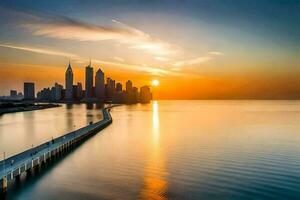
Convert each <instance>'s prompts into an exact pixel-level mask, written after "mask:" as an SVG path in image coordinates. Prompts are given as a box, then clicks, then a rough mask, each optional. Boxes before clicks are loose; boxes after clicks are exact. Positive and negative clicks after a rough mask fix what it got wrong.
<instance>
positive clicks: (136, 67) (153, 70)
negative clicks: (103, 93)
mask: <svg viewBox="0 0 300 200" xmlns="http://www.w3.org/2000/svg"><path fill="white" fill-rule="evenodd" d="M0 47H4V48H12V49H17V50H22V51H29V52H33V53H38V54H45V55H53V56H62V57H66V58H72V60H73V61H76V62H77V63H89V58H84V57H81V56H79V55H76V54H71V53H66V52H61V51H57V50H48V49H41V48H34V47H25V46H18V45H6V44H0ZM113 58H114V59H115V60H118V61H124V60H123V59H122V58H120V57H113ZM92 62H93V63H98V64H104V65H113V66H116V67H118V68H124V69H126V70H133V71H139V72H147V73H150V74H153V75H159V76H165V75H176V76H180V74H178V73H173V72H172V71H170V70H167V69H163V68H162V67H153V66H148V65H137V64H126V63H120V62H118V63H116V62H109V61H105V60H99V59H92Z"/></svg>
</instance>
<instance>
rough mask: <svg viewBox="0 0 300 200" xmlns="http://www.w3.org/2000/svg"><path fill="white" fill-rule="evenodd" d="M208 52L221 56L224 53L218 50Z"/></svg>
mask: <svg viewBox="0 0 300 200" xmlns="http://www.w3.org/2000/svg"><path fill="white" fill-rule="evenodd" d="M209 54H211V55H215V56H222V55H224V53H222V52H219V51H210V52H209Z"/></svg>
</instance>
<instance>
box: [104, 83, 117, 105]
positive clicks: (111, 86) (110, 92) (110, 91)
mask: <svg viewBox="0 0 300 200" xmlns="http://www.w3.org/2000/svg"><path fill="white" fill-rule="evenodd" d="M115 90H116V81H115V80H113V79H111V78H107V79H106V99H107V100H108V101H111V100H112V99H113V96H114V93H115Z"/></svg>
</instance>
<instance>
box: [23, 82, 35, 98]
mask: <svg viewBox="0 0 300 200" xmlns="http://www.w3.org/2000/svg"><path fill="white" fill-rule="evenodd" d="M24 99H25V100H34V99H35V91H34V83H28V82H27V83H24Z"/></svg>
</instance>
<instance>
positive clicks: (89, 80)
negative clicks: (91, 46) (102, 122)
mask: <svg viewBox="0 0 300 200" xmlns="http://www.w3.org/2000/svg"><path fill="white" fill-rule="evenodd" d="M93 74H94V71H93V68H92V66H91V62H90V64H89V66H87V67H86V68H85V97H86V98H92V97H93V85H94V83H93V76H94V75H93Z"/></svg>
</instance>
